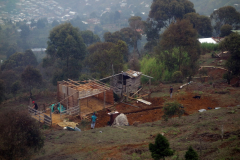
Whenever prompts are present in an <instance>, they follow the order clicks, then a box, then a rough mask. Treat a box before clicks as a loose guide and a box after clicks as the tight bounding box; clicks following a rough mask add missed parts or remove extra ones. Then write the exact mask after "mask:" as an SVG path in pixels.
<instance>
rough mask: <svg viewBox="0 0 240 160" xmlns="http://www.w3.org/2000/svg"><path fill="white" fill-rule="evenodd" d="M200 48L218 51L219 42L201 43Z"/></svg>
mask: <svg viewBox="0 0 240 160" xmlns="http://www.w3.org/2000/svg"><path fill="white" fill-rule="evenodd" d="M201 48H202V49H203V50H207V51H218V50H219V44H213V43H201Z"/></svg>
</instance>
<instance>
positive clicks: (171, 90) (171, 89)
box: [170, 86, 173, 98]
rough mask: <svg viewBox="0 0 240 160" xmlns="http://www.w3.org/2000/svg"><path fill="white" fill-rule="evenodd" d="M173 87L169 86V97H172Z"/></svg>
mask: <svg viewBox="0 0 240 160" xmlns="http://www.w3.org/2000/svg"><path fill="white" fill-rule="evenodd" d="M172 93H173V88H172V86H170V98H172Z"/></svg>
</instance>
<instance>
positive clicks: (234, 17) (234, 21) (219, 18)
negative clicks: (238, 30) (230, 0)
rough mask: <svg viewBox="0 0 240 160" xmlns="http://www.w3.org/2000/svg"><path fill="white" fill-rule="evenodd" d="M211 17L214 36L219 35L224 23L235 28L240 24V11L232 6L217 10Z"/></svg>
mask: <svg viewBox="0 0 240 160" xmlns="http://www.w3.org/2000/svg"><path fill="white" fill-rule="evenodd" d="M210 18H211V20H212V25H213V28H214V36H219V34H220V30H221V27H222V26H223V25H224V24H229V25H231V26H232V27H233V28H234V29H235V27H237V25H239V24H240V13H239V12H237V11H236V9H235V8H234V7H232V6H225V7H222V8H219V9H218V10H215V11H214V12H213V13H212V14H211V16H210Z"/></svg>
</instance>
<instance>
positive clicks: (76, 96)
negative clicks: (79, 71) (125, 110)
mask: <svg viewBox="0 0 240 160" xmlns="http://www.w3.org/2000/svg"><path fill="white" fill-rule="evenodd" d="M88 97H96V98H98V99H99V100H102V101H103V108H104V109H105V106H106V102H107V103H109V104H113V103H114V100H113V91H112V89H111V87H110V86H108V85H107V84H104V83H102V82H100V81H99V80H96V79H89V80H85V81H73V80H71V79H68V81H60V82H58V92H57V98H58V101H59V103H61V104H63V105H64V106H65V107H66V111H65V112H64V113H68V114H71V112H70V110H73V109H72V108H75V109H74V111H75V112H76V111H77V108H79V113H78V114H79V115H81V116H85V115H84V114H82V113H81V104H80V100H82V99H85V98H88ZM87 106H88V99H87ZM95 111H97V110H95ZM75 114H76V113H75Z"/></svg>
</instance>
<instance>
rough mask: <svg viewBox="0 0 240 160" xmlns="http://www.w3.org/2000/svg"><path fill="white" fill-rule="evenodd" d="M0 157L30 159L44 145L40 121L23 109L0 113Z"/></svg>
mask: <svg viewBox="0 0 240 160" xmlns="http://www.w3.org/2000/svg"><path fill="white" fill-rule="evenodd" d="M0 122H1V124H0V128H1V131H0V142H1V143H0V159H30V157H31V156H32V155H33V154H34V153H37V152H39V151H40V150H41V148H42V147H43V146H44V138H43V135H42V133H41V131H40V126H39V125H38V123H37V122H36V121H35V120H34V119H33V118H31V117H30V116H29V114H28V113H26V112H23V111H15V110H14V111H13V110H12V111H8V112H7V113H2V114H1V115H0Z"/></svg>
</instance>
